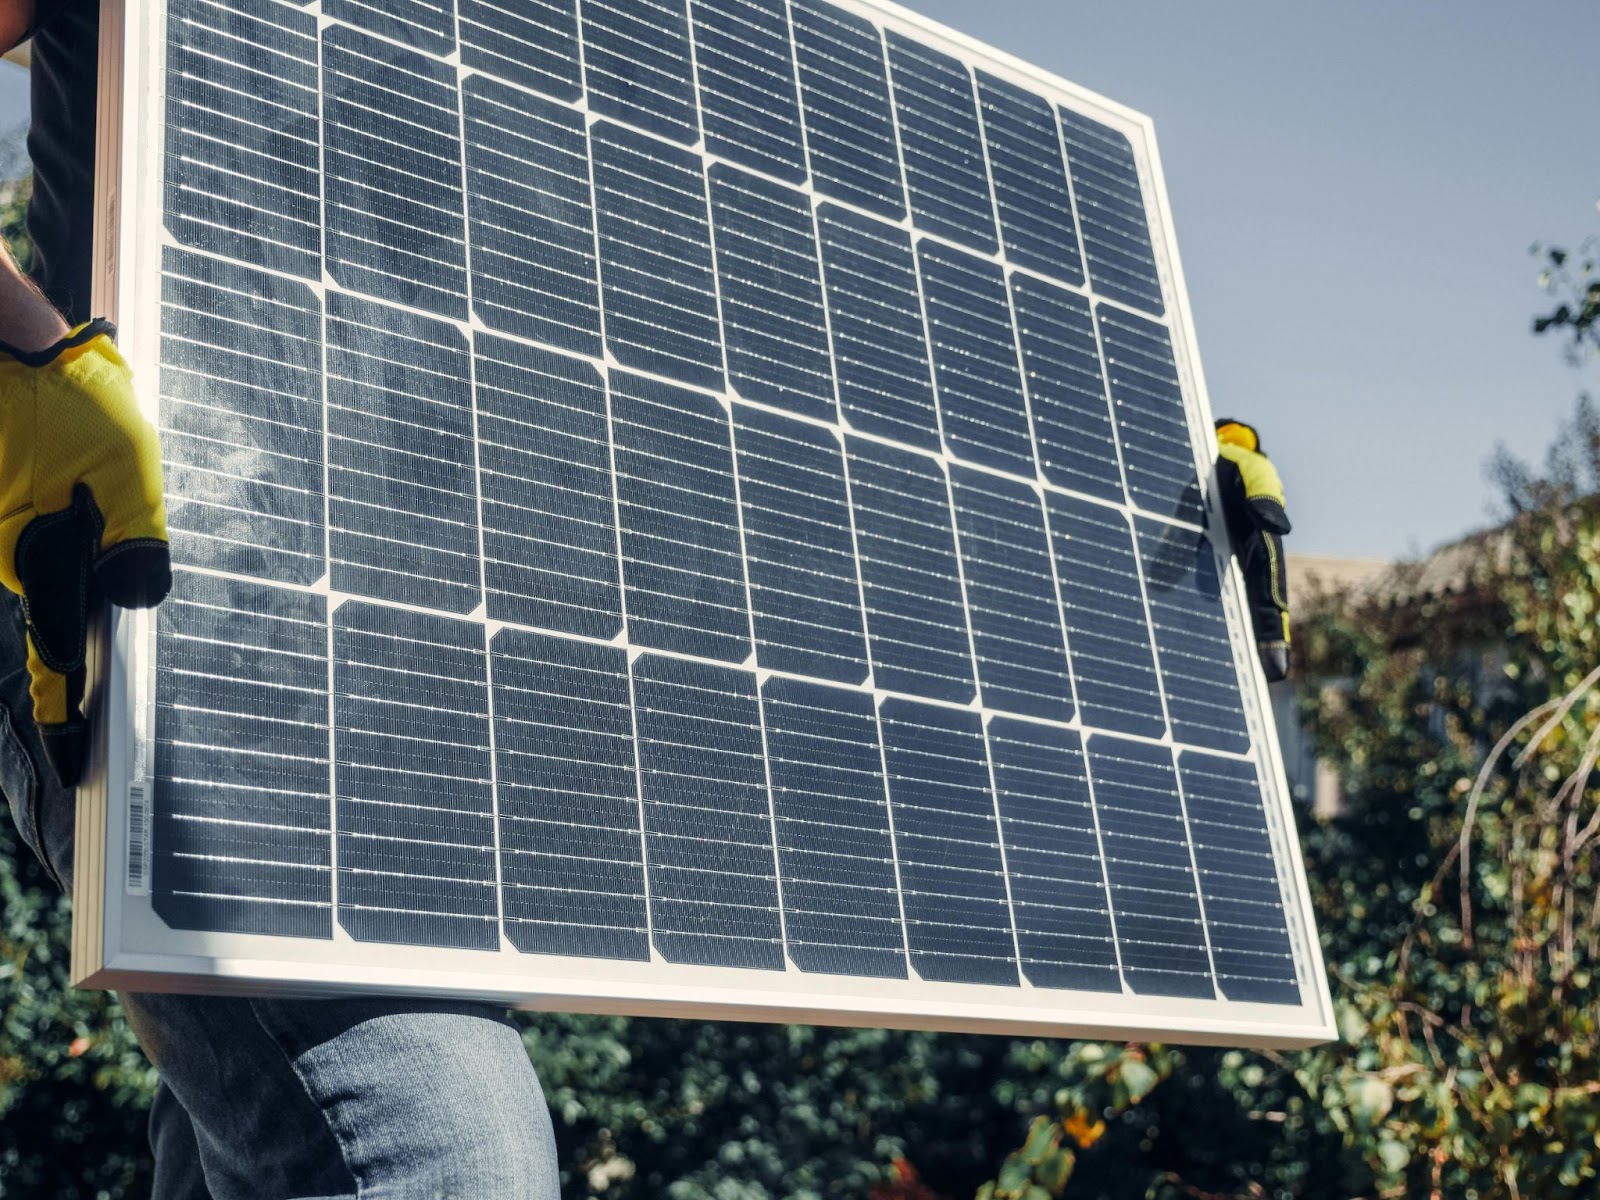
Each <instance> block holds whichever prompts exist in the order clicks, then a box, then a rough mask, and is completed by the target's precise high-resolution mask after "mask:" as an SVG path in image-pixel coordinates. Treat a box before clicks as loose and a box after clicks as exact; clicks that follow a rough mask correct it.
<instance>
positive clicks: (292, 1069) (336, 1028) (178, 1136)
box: [0, 0, 558, 1200]
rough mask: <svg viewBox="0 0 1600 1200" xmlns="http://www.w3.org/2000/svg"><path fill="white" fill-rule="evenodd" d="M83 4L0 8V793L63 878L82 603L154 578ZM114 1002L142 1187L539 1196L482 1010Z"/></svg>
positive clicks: (553, 1185)
mask: <svg viewBox="0 0 1600 1200" xmlns="http://www.w3.org/2000/svg"><path fill="white" fill-rule="evenodd" d="M36 2H37V5H38V7H37V9H35V7H34V5H35V3H36ZM98 8H99V0H0V51H3V50H9V49H10V48H11V47H13V46H14V45H16V44H17V43H18V42H20V41H21V40H22V39H23V38H25V37H26V36H28V34H29V33H30V32H31V33H32V35H33V38H34V44H33V63H34V65H33V118H32V127H31V132H30V135H29V139H28V143H29V151H30V153H31V155H32V157H33V161H34V169H35V178H34V199H33V205H32V207H31V208H30V210H29V227H30V231H31V232H32V234H33V237H34V240H35V244H36V247H37V252H38V256H37V266H36V270H35V278H36V281H37V287H36V286H35V284H34V282H30V281H29V280H27V279H25V278H24V277H23V276H22V274H21V273H20V272H19V271H18V269H17V267H16V264H15V263H14V262H13V261H12V259H11V257H10V255H9V253H8V252H7V251H6V249H5V248H4V247H3V246H0V500H3V502H4V506H3V507H0V513H3V514H5V515H4V516H0V582H3V583H5V585H6V587H7V589H9V590H7V591H4V592H0V786H3V787H4V790H5V793H6V798H7V800H8V801H9V802H10V805H11V812H12V816H13V817H14V819H15V820H16V823H17V827H18V829H19V830H20V831H21V833H22V836H23V839H24V840H25V841H26V842H27V843H28V845H29V846H30V847H31V848H32V849H33V850H34V852H35V853H36V854H38V855H39V857H40V859H41V861H43V863H44V864H45V866H46V868H47V870H48V871H49V872H50V874H51V875H52V877H53V878H55V879H56V880H57V882H58V883H60V884H61V885H62V886H63V887H70V884H71V879H72V866H73V846H72V832H73V805H74V794H73V791H72V787H71V785H72V784H73V783H75V782H76V780H77V777H78V774H79V773H80V771H81V768H82V765H83V758H84V754H85V751H86V749H87V745H88V740H87V730H86V728H85V724H84V719H83V715H82V713H81V711H80V710H79V705H80V702H81V700H82V696H83V687H84V678H83V638H84V630H85V626H86V613H87V611H88V608H89V602H90V598H91V595H92V594H93V593H95V592H97V593H98V594H99V595H101V596H104V597H105V598H107V599H109V600H111V601H113V602H115V603H119V604H122V605H124V606H127V607H146V606H149V605H153V604H156V603H159V602H160V600H161V599H162V597H163V596H165V594H166V591H167V589H168V587H169V586H170V582H171V575H170V569H169V566H168V559H167V549H166V518H165V513H164V509H163V504H162V490H161V466H160V453H159V446H158V444H157V441H156V435H155V432H154V430H152V429H151V428H150V427H149V425H148V424H147V423H146V422H145V421H144V419H143V418H142V417H141V416H140V415H139V411H138V407H137V404H136V402H135V400H134V397H133V393H132V390H131V381H130V379H129V376H128V371H127V368H126V367H125V366H124V365H123V363H122V360H121V359H120V358H119V357H118V355H117V352H116V349H115V347H114V345H113V344H112V341H111V334H110V329H109V327H108V326H105V325H104V324H103V323H92V321H91V318H92V317H93V315H94V314H93V313H91V312H90V311H89V307H88V305H89V292H90V279H91V275H90V262H91V247H92V234H93V229H92V224H93V222H92V199H93V162H94V118H95V73H96V61H97V59H96V36H97V34H96V29H97V24H98ZM141 382H144V381H141ZM12 593H20V595H21V596H22V601H21V602H20V603H19V601H18V599H17V597H16V596H14V595H13V594H12ZM25 612H26V617H27V619H26V622H25V620H24V614H25ZM30 685H31V686H30ZM36 718H37V719H36ZM122 1003H123V1008H124V1011H125V1012H126V1013H127V1015H128V1020H129V1023H130V1024H131V1025H132V1026H133V1028H134V1032H135V1033H136V1035H137V1036H138V1038H139V1042H140V1044H141V1045H142V1046H143V1047H144V1049H145V1052H146V1053H147V1054H148V1055H149V1056H150V1059H151V1061H152V1062H153V1063H154V1064H155V1065H156V1068H157V1069H158V1071H159V1072H160V1075H161V1085H160V1089H159V1091H158V1092H157V1094H156V1098H155V1104H154V1106H153V1108H152V1110H151V1113H150V1140H151V1146H152V1149H153V1150H154V1152H155V1160H156V1180H155V1196H156V1197H157V1200H207V1198H210V1200H243V1198H245V1197H249V1198H251V1200H289V1198H291V1197H295V1198H298V1197H320V1198H325V1200H331V1198H334V1197H351V1198H354V1197H357V1196H359V1197H361V1198H362V1200H442V1198H445V1197H452V1198H460V1200H469V1198H470V1200H553V1198H554V1197H556V1196H557V1194H558V1180H557V1172H556V1163H555V1143H554V1139H553V1136H552V1132H551V1125H550V1115H549V1111H548V1109H547V1108H546V1106H545V1103H544V1097H543V1095H542V1094H541V1092H540V1088H539V1081H538V1079H537V1078H536V1077H535V1075H534V1072H533V1068H532V1067H531V1065H530V1064H529V1062H528V1057H527V1054H526V1053H525V1051H524V1049H523V1045H522V1040H521V1038H520V1037H519V1036H518V1034H517V1031H516V1030H515V1028H514V1027H513V1026H512V1025H511V1024H510V1022H509V1021H507V1020H506V1017H505V1014H504V1012H501V1011H498V1010H496V1009H493V1008H491V1007H488V1006H484V1005H474V1004H446V1003H438V1002H416V1001H403V1000H387V999H360V998H354V999H347V1000H331V1001H305V1000H262V999H241V998H208V997H190V996H156V995H131V994H130V995H124V996H123V997H122Z"/></svg>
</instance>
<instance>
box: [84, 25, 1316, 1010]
mask: <svg viewBox="0 0 1600 1200" xmlns="http://www.w3.org/2000/svg"><path fill="white" fill-rule="evenodd" d="M165 2H166V12H165V18H166V19H165V25H164V29H165V31H166V33H165V38H164V40H163V42H162V43H161V44H160V45H159V46H156V45H150V46H146V47H143V48H142V49H136V50H135V54H136V55H137V54H143V55H145V56H146V58H147V60H148V62H149V64H150V70H151V73H152V75H153V77H154V78H155V79H156V80H157V86H156V87H154V88H153V89H151V90H150V91H149V93H148V94H146V93H145V92H139V91H137V90H132V91H128V92H125V94H124V96H123V99H124V102H125V103H126V104H127V106H128V111H129V113H130V114H133V116H132V117H130V121H131V123H130V124H127V125H126V126H125V128H124V144H125V145H126V146H127V147H128V148H129V149H128V153H129V154H130V155H133V156H134V157H137V158H138V159H139V164H138V165H139V166H140V168H141V169H140V171H138V172H136V174H137V177H138V178H139V179H141V180H142V179H145V178H148V179H149V180H150V181H151V183H150V185H149V191H150V193H151V195H152V196H153V200H150V201H149V203H151V205H152V211H156V212H159V213H160V214H161V218H162V221H163V229H162V231H161V237H159V238H154V237H146V238H144V239H143V242H145V243H148V247H146V246H145V245H143V244H141V245H140V246H139V247H138V249H137V251H136V252H130V253H128V254H127V255H126V258H127V261H126V262H125V263H124V264H123V269H122V271H121V278H122V279H123V280H124V281H125V282H126V288H125V297H135V298H137V300H138V303H137V304H131V303H125V304H124V309H125V311H124V313H123V316H124V321H123V329H124V338H125V342H126V344H127V345H128V346H129V349H130V353H131V354H132V355H133V357H134V360H135V365H136V366H137V367H138V368H139V370H140V372H141V377H143V378H149V379H151V380H152V381H153V384H154V386H153V388H152V389H151V391H152V393H153V394H154V396H155V398H156V399H157V400H158V401H159V420H160V427H161V430H162V434H163V439H164V450H165V461H166V470H167V476H166V478H167V485H168V497H167V502H168V508H169V512H170V514H171V528H172V535H173V550H174V557H175V562H176V565H177V582H176V585H175V589H174V595H173V598H172V600H171V601H170V602H169V603H168V604H167V605H166V606H165V607H163V608H162V609H160V610H159V612H158V613H157V614H156V615H154V616H153V617H149V618H145V617H138V616H135V617H129V618H127V619H126V620H125V621H124V622H123V623H122V624H121V625H120V626H119V627H118V630H117V633H116V636H117V638H118V639H119V641H118V650H117V654H116V655H114V656H113V662H114V668H113V678H112V686H111V688H110V695H111V697H112V699H111V701H110V703H111V704H112V705H113V706H120V707H119V708H118V711H124V712H126V713H127V714H128V715H129V716H130V719H131V727H132V728H133V730H134V733H133V735H132V736H131V737H130V738H129V739H128V743H129V744H128V745H127V746H124V745H123V742H122V741H118V740H116V739H117V738H118V737H120V735H118V734H113V735H112V738H113V740H112V742H111V744H110V753H111V756H112V766H111V771H110V775H111V778H112V785H111V787H112V797H111V802H110V804H109V805H108V806H107V808H106V809H105V811H106V812H107V813H109V814H110V816H109V820H110V822H111V825H110V829H109V832H108V834H107V836H106V838H105V845H104V853H105V856H106V861H107V864H108V868H107V872H104V874H105V881H106V884H107V892H108V893H110V892H112V891H117V889H120V890H119V891H117V894H118V895H119V896H120V899H119V900H118V902H117V904H116V905H110V906H106V907H104V908H103V909H102V908H100V907H99V906H100V905H101V904H102V902H103V899H104V897H103V896H101V895H100V894H98V893H85V894H84V896H83V897H82V898H81V899H82V901H83V903H82V904H81V905H80V909H81V911H82V912H83V913H85V914H96V913H100V914H101V915H102V916H103V917H104V919H105V920H106V921H107V933H106V936H105V940H104V944H103V946H102V947H101V950H100V952H99V953H100V954H101V957H100V958H99V959H96V958H95V957H94V956H95V953H96V951H95V950H94V947H93V936H92V934H90V933H87V932H86V933H85V935H84V938H83V939H81V941H82V945H83V947H87V948H86V949H84V950H83V953H84V954H85V955H87V956H88V958H87V959H85V961H87V962H90V963H91V964H92V965H91V966H90V967H89V968H87V969H86V970H82V971H80V972H79V974H80V975H84V976H86V977H93V978H95V979H97V980H100V981H101V982H109V983H112V984H117V985H126V984H128V983H130V982H137V983H138V984H139V986H148V985H149V984H150V981H151V979H152V978H157V979H159V977H160V976H161V975H162V974H163V973H165V972H168V971H170V972H172V973H175V974H178V975H182V976H185V980H186V983H189V984H194V985H195V986H201V987H206V986H211V983H209V982H208V979H209V977H210V976H213V975H216V976H226V977H228V978H230V979H234V980H249V981H254V982H253V983H252V986H257V985H259V986H261V987H263V988H265V989H266V990H271V989H272V988H273V987H278V986H282V987H295V988H301V989H304V988H311V989H312V990H315V989H316V988H318V987H324V988H342V989H344V990H349V989H352V988H359V987H366V986H383V987H387V988H397V989H399V990H412V991H424V992H441V991H442V992H446V993H449V994H455V995H464V996H477V997H486V996H494V997H505V996H508V995H509V996H520V997H533V998H534V999H535V1002H539V1003H548V1004H553V1005H564V1004H574V1005H579V1006H585V1007H595V1008H599V1009H604V1010H608V1011H639V1012H680V1013H701V1014H716V1015H726V1014H727V1013H729V1012H748V1013H753V1014H756V1015H764V1016H771V1017H788V1018H799V1019H806V1020H813V1019H818V1018H819V1017H820V1018H826V1019H839V1020H865V1021H871V1022H873V1023H902V1022H905V1023H910V1024H916V1025H937V1026H945V1025H950V1026H959V1027H969V1028H976V1027H995V1028H1000V1027H1005V1028H1029V1029H1043V1030H1050V1031H1055V1032H1062V1031H1067V1030H1079V1031H1091V1032H1092V1031H1100V1032H1105V1031H1107V1030H1125V1031H1127V1032H1128V1033H1130V1034H1133V1033H1138V1032H1140V1031H1152V1032H1153V1031H1163V1030H1164V1031H1167V1032H1169V1033H1178V1034H1182V1033H1184V1032H1186V1031H1187V1032H1204V1033H1206V1034H1207V1035H1208V1036H1220V1032H1219V1031H1237V1030H1239V1029H1242V1028H1260V1029H1261V1030H1263V1031H1265V1032H1264V1033H1263V1035H1262V1036H1263V1038H1265V1039H1268V1040H1270V1039H1272V1038H1276V1039H1278V1040H1281V1041H1291V1040H1294V1039H1297V1038H1298V1039H1300V1040H1302V1041H1305V1040H1310V1039H1311V1038H1312V1037H1314V1036H1318V1035H1320V1034H1322V1033H1323V1032H1325V1031H1326V1028H1327V1019H1326V1009H1325V1000H1324V998H1323V997H1322V996H1321V994H1320V993H1319V992H1318V991H1317V986H1318V985H1317V984H1316V983H1315V982H1314V981H1315V979H1316V967H1315V964H1316V958H1315V947H1314V945H1313V944H1312V941H1311V939H1308V938H1307V936H1306V933H1305V929H1306V923H1305V918H1304V915H1303V914H1304V912H1305V906H1304V897H1303V883H1302V882H1301V879H1300V877H1299V875H1298V868H1297V865H1296V863H1295V861H1294V860H1293V857H1292V844H1291V843H1290V842H1289V841H1288V840H1287V839H1288V831H1287V829H1286V823H1285V821H1284V817H1283V812H1282V809H1281V792H1280V784H1279V783H1278V780H1277V776H1276V767H1275V761H1274V751H1273V749H1272V746H1271V735H1270V729H1269V727H1268V726H1267V725H1266V724H1265V717H1264V713H1263V710H1262V703H1261V696H1260V694H1259V680H1258V679H1257V678H1256V677H1255V675H1254V674H1253V665H1252V664H1253V658H1252V657H1251V653H1250V647H1249V645H1248V638H1249V632H1248V630H1247V629H1246V628H1245V627H1244V625H1243V623H1242V622H1241V621H1240V619H1239V615H1238V608H1237V601H1236V595H1235V591H1236V589H1235V585H1234V583H1233V580H1232V578H1231V576H1230V574H1229V573H1228V570H1227V559H1226V555H1225V547H1220V546H1219V545H1214V543H1213V540H1212V538H1211V535H1210V534H1209V533H1208V532H1207V529H1208V521H1209V518H1210V514H1209V512H1208V509H1207V505H1206V499H1207V498H1206V495H1205V490H1206V475H1207V466H1208V464H1209V458H1208V454H1209V450H1208V448H1207V447H1205V446H1198V445H1197V444H1196V436H1197V435H1196V432H1195V431H1196V430H1203V429H1204V421H1205V418H1204V416H1203V403H1202V400H1201V398H1200V397H1199V396H1198V395H1197V394H1196V391H1195V388H1194V386H1193V381H1194V380H1195V379H1196V378H1197V377H1198V376H1197V372H1196V370H1195V368H1194V363H1193V361H1192V353H1193V352H1192V347H1191V346H1190V344H1189V337H1190V335H1189V333H1188V327H1187V323H1186V321H1187V318H1186V315H1185V314H1184V312H1183V310H1182V306H1181V299H1182V298H1181V294H1180V293H1179V291H1178V290H1177V289H1178V280H1177V278H1176V269H1175V259H1174V258H1173V256H1172V252H1171V246H1170V235H1169V234H1168V232H1167V231H1166V229H1165V227H1164V224H1163V221H1164V217H1163V209H1162V205H1163V203H1164V201H1163V198H1162V197H1161V196H1160V193H1159V171H1158V170H1156V169H1155V166H1154V160H1153V158H1152V148H1151V142H1150V140H1149V134H1148V129H1147V126H1146V125H1145V124H1144V123H1143V121H1142V119H1141V118H1136V117H1134V116H1131V115H1129V114H1127V113H1125V112H1123V111H1121V110H1117V109H1115V108H1114V107H1112V106H1109V105H1108V104H1106V103H1104V102H1101V101H1099V100H1097V99H1095V98H1093V97H1089V96H1087V95H1086V94H1083V93H1080V92H1078V91H1077V90H1075V89H1072V88H1070V87H1068V86H1066V85H1062V84H1060V83H1059V82H1056V81H1051V80H1048V79H1046V78H1044V77H1042V76H1039V75H1038V74H1037V73H1034V72H1031V71H1030V70H1029V69H1026V68H1024V67H1022V66H1020V65H1019V64H1016V63H1013V62H1009V61H1007V60H1003V59H1000V58H997V57H995V56H992V55H990V54H988V53H987V52H983V51H981V50H979V49H977V48H975V47H974V46H972V45H971V44H970V43H965V42H962V41H959V40H955V39H951V38H949V37H947V36H945V35H944V34H942V33H939V32H937V31H932V30H930V29H928V28H927V27H926V26H925V24H924V23H920V22H919V21H917V20H916V19H914V18H911V17H909V16H907V15H906V14H904V13H903V12H900V11H898V10H894V9H892V8H890V7H887V6H885V5H883V4H881V3H879V0H847V2H844V3H835V2H833V0H628V2H624V0H581V3H580V2H579V0H453V2H447V0H327V2H326V3H325V4H324V5H323V7H322V9H321V10H320V15H319V16H312V15H310V14H309V13H308V12H307V11H306V10H304V9H303V8H300V7H296V6H293V5H291V4H288V3H282V2H279V0H165ZM135 27H136V32H137V30H138V29H142V26H140V25H139V24H138V22H135ZM129 87H130V88H131V87H132V85H131V84H130V85H129ZM138 114H145V115H148V116H149V120H148V121H144V122H143V123H141V122H140V120H138V119H135V118H136V117H137V116H138ZM144 133H148V134H149V143H150V145H149V146H147V145H146V142H145V141H143V140H141V135H142V134H144ZM151 146H153V147H154V149H153V150H152V149H151V148H150V147H151ZM130 187H131V188H132V190H137V187H136V186H135V185H130ZM147 199H148V198H147ZM130 207H136V206H130ZM113 232H115V231H113ZM114 240H115V239H113V242H114ZM1219 536H1220V535H1219ZM1219 550H1222V551H1224V552H1223V553H1219ZM114 727H115V726H114V724H113V728H114ZM124 750H125V751H126V753H125V754H124ZM119 870H120V872H121V877H120V878H119V877H118V872H119ZM89 919H90V916H88V915H86V916H85V917H84V920H85V921H87V920H89ZM95 919H99V918H98V917H96V918H95ZM83 928H84V929H85V930H89V929H90V928H91V927H90V926H89V925H87V924H85V925H83ZM239 935H249V936H250V938H254V939H258V940H255V941H250V940H242V941H241V940H237V939H238V938H239ZM259 939H267V940H265V941H262V940H259ZM124 953H126V954H132V955H136V956H138V957H137V961H138V962H139V963H140V964H142V965H141V966H140V968H139V970H140V971H141V972H142V973H141V974H140V975H139V976H138V978H137V980H131V979H130V977H128V976H127V975H125V974H123V975H119V974H118V972H119V971H122V970H123V968H122V967H119V966H117V965H116V964H117V963H119V962H125V961H127V960H126V958H118V955H122V954H124ZM224 961H225V962H226V964H227V965H226V966H219V965H217V964H218V963H221V962H224ZM152 964H153V965H152ZM197 964H198V965H197ZM419 971H420V972H423V974H421V975H418V974H417V972H419ZM1252 1022H1254V1023H1255V1024H1254V1025H1252V1024H1251V1023H1252Z"/></svg>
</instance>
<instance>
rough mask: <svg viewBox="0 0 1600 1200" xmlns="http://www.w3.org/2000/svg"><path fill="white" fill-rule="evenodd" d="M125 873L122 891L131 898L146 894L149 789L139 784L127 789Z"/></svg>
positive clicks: (148, 873) (148, 890)
mask: <svg viewBox="0 0 1600 1200" xmlns="http://www.w3.org/2000/svg"><path fill="white" fill-rule="evenodd" d="M124 844H125V845H126V846H127V848H128V873H127V880H126V884H125V887H126V890H127V892H128V894H129V895H132V896H148V895H149V894H150V789H149V784H147V783H146V782H144V781H143V780H140V781H138V782H136V783H130V784H129V785H128V837H127V840H126V842H125V843H124Z"/></svg>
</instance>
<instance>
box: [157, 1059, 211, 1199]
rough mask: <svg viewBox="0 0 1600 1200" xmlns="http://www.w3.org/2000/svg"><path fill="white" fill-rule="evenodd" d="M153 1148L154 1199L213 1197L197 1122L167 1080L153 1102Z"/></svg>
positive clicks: (158, 1089)
mask: <svg viewBox="0 0 1600 1200" xmlns="http://www.w3.org/2000/svg"><path fill="white" fill-rule="evenodd" d="M150 1149H151V1151H152V1152H154V1154H155V1160H156V1179H155V1186H154V1187H153V1188H152V1189H151V1191H150V1195H151V1197H152V1200H211V1193H210V1192H209V1191H207V1190H206V1177H205V1174H204V1173H203V1172H202V1170H201V1168H200V1147H199V1145H198V1143H196V1141H195V1134H194V1122H193V1121H191V1120H190V1119H189V1114H188V1112H187V1111H186V1110H185V1109H184V1107H183V1105H182V1104H180V1103H178V1098H177V1097H176V1096H174V1095H173V1094H172V1089H171V1088H169V1087H168V1086H167V1085H166V1084H165V1083H162V1084H161V1085H160V1086H158V1087H157V1088H156V1098H155V1100H154V1101H153V1102H152V1103H151V1105H150Z"/></svg>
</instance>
